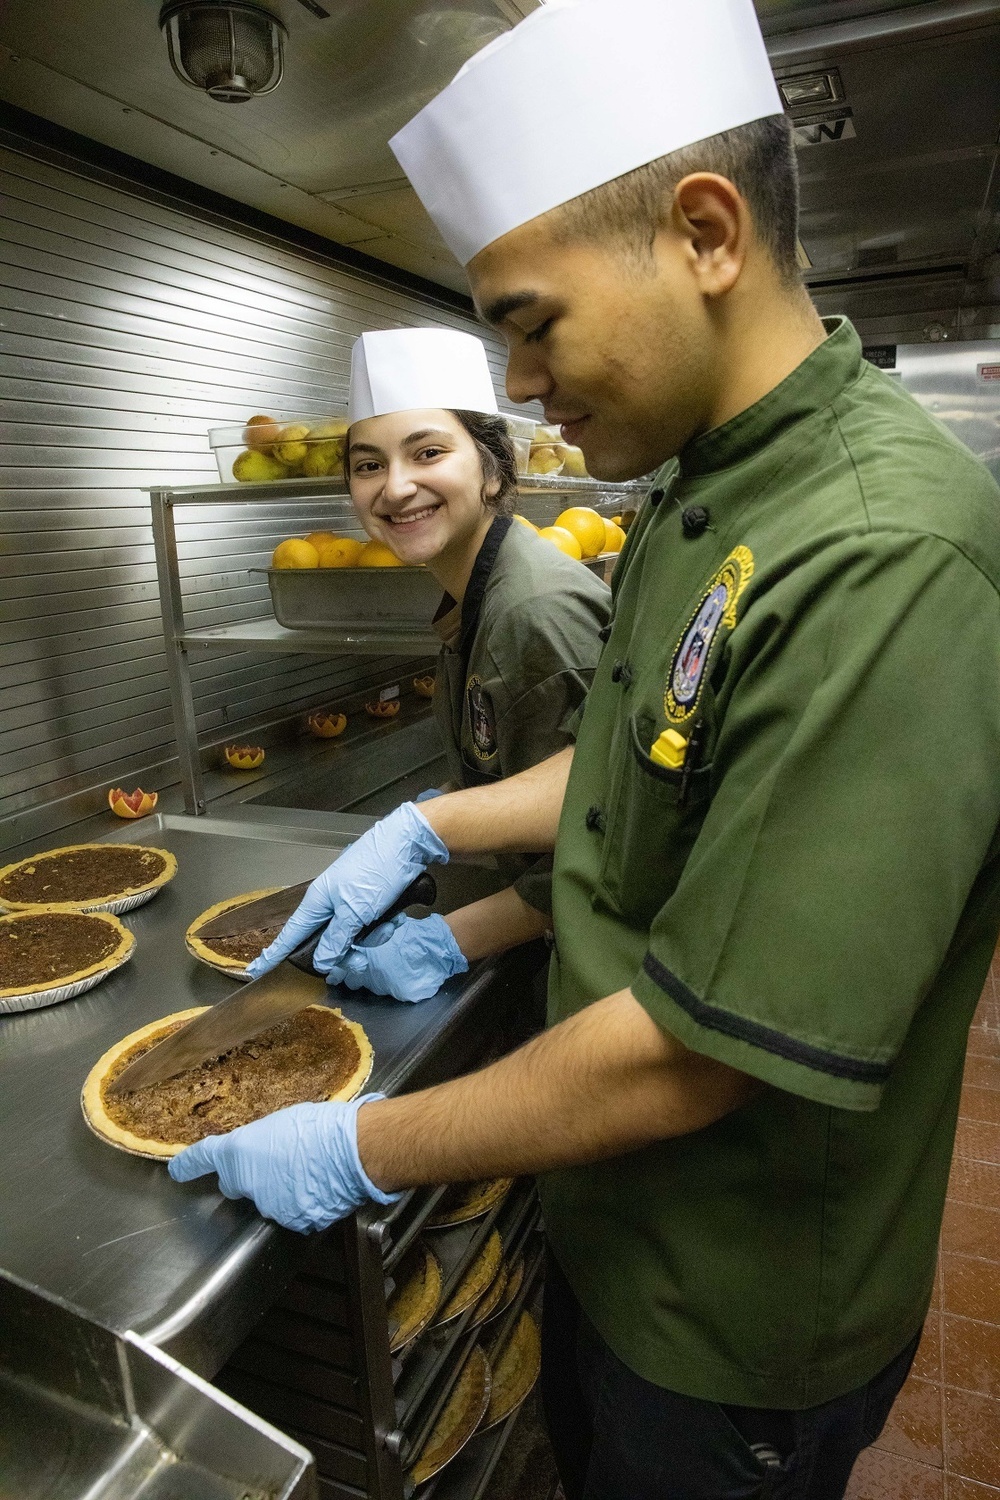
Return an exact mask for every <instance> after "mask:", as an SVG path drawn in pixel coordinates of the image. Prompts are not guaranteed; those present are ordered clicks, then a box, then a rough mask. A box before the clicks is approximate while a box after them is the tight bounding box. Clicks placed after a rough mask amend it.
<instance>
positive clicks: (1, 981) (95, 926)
mask: <svg viewBox="0 0 1000 1500" xmlns="http://www.w3.org/2000/svg"><path fill="white" fill-rule="evenodd" d="M134 947H135V938H134V937H133V936H132V934H131V933H130V932H129V931H128V930H127V929H126V928H125V927H123V926H122V924H121V922H119V920H118V918H117V917H115V916H112V915H111V914H110V913H108V912H81V911H77V910H76V909H75V908H74V907H66V906H38V907H34V908H32V909H31V910H26V911H22V912H15V913H14V914H12V915H11V916H6V917H0V1011H15V1010H38V1009H40V1008H41V1007H42V1006H44V1005H55V1004H56V1003H57V1002H58V1001H60V1000H70V999H72V997H73V996H74V995H82V994H83V992H84V990H89V989H93V987H94V985H95V984H100V982H101V980H102V979H106V978H107V976H108V975H109V974H110V973H112V972H113V971H114V970H115V969H117V968H120V966H121V965H122V964H123V963H125V962H126V961H127V960H128V959H130V958H131V957H132V951H133V949H134Z"/></svg>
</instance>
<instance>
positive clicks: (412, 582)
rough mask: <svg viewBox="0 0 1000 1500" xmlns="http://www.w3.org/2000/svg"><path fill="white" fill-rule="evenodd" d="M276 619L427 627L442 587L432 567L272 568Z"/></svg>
mask: <svg viewBox="0 0 1000 1500" xmlns="http://www.w3.org/2000/svg"><path fill="white" fill-rule="evenodd" d="M266 572H267V583H268V587H269V588H270V590H271V604H272V607H273V609H274V617H275V619H276V620H277V622H278V624H279V625H284V627H285V629H286V630H329V629H334V630H346V629H349V628H350V627H352V626H353V627H354V628H355V629H356V628H357V627H358V626H365V627H366V628H369V629H371V630H387V631H388V630H393V631H398V630H400V629H403V630H409V629H413V630H426V629H427V627H428V625H429V624H430V622H431V620H432V619H433V618H434V614H435V612H436V610H437V607H438V605H439V604H440V602H441V585H440V584H439V583H438V582H437V581H436V579H435V578H434V577H433V575H432V574H431V573H429V572H428V571H427V569H426V568H268V569H267V570H266Z"/></svg>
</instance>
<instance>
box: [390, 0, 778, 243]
mask: <svg viewBox="0 0 1000 1500" xmlns="http://www.w3.org/2000/svg"><path fill="white" fill-rule="evenodd" d="M780 113H781V101H780V99H779V97H778V91H777V88H776V87H775V83H774V78H773V77H772V74H771V67H770V64H769V62H768V59H767V52H766V51H765V48H764V41H763V38H762V37H761V34H760V27H759V25H758V23H757V16H756V14H755V12H754V8H753V0H548V3H547V4H544V5H543V6H542V7H541V9H540V10H536V11H533V12H532V13H531V15H530V16H528V18H527V20H525V21H522V22H521V23H520V24H519V25H517V26H515V27H514V29H513V30H512V31H509V32H507V33H506V34H505V35H504V36H502V37H499V38H498V39H497V40H496V41H495V42H491V43H490V44H489V46H487V47H484V48H483V50H482V51H481V52H477V53H476V55H475V56H474V57H472V58H470V59H469V61H468V62H467V63H466V64H465V66H464V67H463V68H462V69H461V70H460V71H459V72H458V73H457V74H456V76H455V77H454V78H453V79H452V81H451V83H449V84H448V86H447V87H446V88H444V89H443V90H442V91H441V93H440V94H438V95H437V97H436V98H435V99H432V100H431V102H430V104H428V105H426V106H425V108H424V109H422V110H421V111H420V113H419V114H418V115H416V116H415V117H414V118H413V119H412V120H411V121H410V123H409V124H408V125H405V126H404V127H403V129H402V130H400V131H399V132H398V133H397V134H396V135H394V136H393V138H392V140H391V141H390V142H389V145H390V146H391V147H392V150H393V151H394V153H395V155H396V158H397V160H398V161H399V164H400V166H401V167H402V168H403V171H404V172H405V173H406V175H407V177H409V179H410V181H411V182H412V184H413V186H414V188H415V189H416V191H417V195H418V197H419V198H420V200H421V202H422V203H423V205H424V207H425V208H426V209H427V212H428V213H429V214H430V216H431V218H432V219H433V220H434V222H435V224H436V225H437V227H438V229H439V230H440V232H441V234H442V236H443V238H444V240H445V242H446V244H447V245H448V247H449V249H451V250H452V251H453V252H454V254H455V255H456V256H457V257H458V259H459V260H460V261H461V262H462V264H463V265H468V263H469V261H470V260H471V259H472V258H473V256H474V255H477V254H478V253H479V251H480V250H482V249H483V248H484V247H485V246H486V245H490V244H492V243H493V241H494V240H496V239H499V238H500V236H501V235H503V234H507V233H508V231H509V230H511V229H516V228H517V226H518V225H519V224H526V223H527V222H528V220H529V219H534V218H536V217H537V216H538V215H539V214H543V213H548V211H549V209H552V208H556V207H558V205H559V204H560V203H568V202H569V201H570V199H571V198H577V197H579V195H580V194H581V193H586V192H589V191H590V190H591V188H595V187H600V186H601V184H602V183H605V182H611V181H612V180H613V179H614V178H615V177H621V176H622V175H623V174H624V173H626V172H631V171H633V170H634V169H635V168H636V167H641V166H644V165H645V163H646V162H650V161H655V160H656V158H657V157H658V156H665V155H667V154H668V153H669V152H671V151H678V150H680V149H681V147H683V146H690V145H692V144H693V143H694V142H695V141H702V140H705V139H706V138H707V137H708V136H712V135H718V134H719V133H720V132H721V131H723V130H732V129H734V128H735V127H736V126H737V125H746V124H749V122H750V121H751V120H760V119H763V118H764V117H765V116H766V115H776V114H780Z"/></svg>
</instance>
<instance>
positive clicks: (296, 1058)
mask: <svg viewBox="0 0 1000 1500" xmlns="http://www.w3.org/2000/svg"><path fill="white" fill-rule="evenodd" d="M206 1008H207V1007H205V1006H197V1007H195V1009H193V1010H184V1011H178V1012H177V1013H176V1014H174V1015H172V1016H164V1017H163V1019H162V1020H160V1021H154V1022H152V1023H151V1025H149V1026H144V1027H142V1029H141V1030H139V1031H134V1032H133V1033H132V1034H131V1036H127V1037H125V1038H124V1039H123V1040H122V1041H120V1042H117V1043H116V1044H115V1046H113V1047H111V1048H109V1049H108V1051H107V1052H105V1054H104V1056H103V1057H102V1058H100V1060H99V1061H98V1062H97V1063H95V1065H94V1067H93V1068H92V1069H91V1070H90V1074H89V1075H88V1077H87V1081H86V1083H85V1084H84V1086H83V1098H82V1104H83V1114H84V1118H85V1119H86V1121H87V1124H88V1125H89V1126H90V1128H91V1129H92V1130H93V1131H94V1132H95V1134H97V1135H99V1136H101V1137H102V1138H103V1139H104V1140H106V1141H109V1142H110V1144H111V1145H113V1146H117V1147H118V1148H119V1149H120V1150H122V1151H128V1152H131V1153H132V1155H133V1156H146V1157H150V1158H152V1159H153V1160H159V1159H162V1158H165V1157H169V1156H176V1155H177V1153H178V1151H182V1150H183V1149H184V1147H185V1146H190V1145H192V1144H193V1142H195V1141H200V1140H202V1139H203V1138H204V1137H205V1136H207V1135H224V1134H226V1132H228V1131H230V1130H235V1129H236V1127H237V1126H238V1125H248V1124H249V1123H250V1121H251V1120H259V1119H261V1118H263V1116H264V1115H269V1114H273V1113H274V1111H275V1110H278V1109H285V1108H286V1107H287V1106H288V1105H290V1104H306V1103H322V1102H324V1101H327V1100H334V1099H342V1100H347V1099H353V1098H354V1096H355V1095H356V1094H357V1093H359V1092H360V1090H361V1089H362V1088H363V1087H364V1085H365V1083H366V1082H367V1079H368V1075H369V1074H370V1072H371V1067H372V1048H371V1043H370V1042H369V1040H368V1038H367V1036H366V1035H365V1033H364V1031H363V1030H362V1028H361V1027H360V1026H358V1025H357V1024H356V1023H355V1022H354V1021H348V1020H346V1019H345V1018H344V1017H343V1016H342V1015H341V1013H340V1011H339V1010H330V1009H328V1008H327V1006H325V1005H309V1006H306V1007H305V1009H304V1010H300V1011H299V1012H298V1013H297V1014H296V1015H294V1016H291V1017H289V1019H288V1020H287V1021H282V1022H280V1023H279V1025H277V1026H272V1027H270V1029H269V1030H267V1031H262V1032H261V1033H260V1034H259V1035H258V1036H255V1037H252V1038H251V1040H250V1041H248V1042H243V1043H241V1044H240V1046H238V1047H234V1048H233V1049H232V1051H231V1052H227V1053H226V1054H225V1055H224V1056H223V1057H217V1058H213V1059H212V1060H211V1061H209V1062H204V1063H200V1064H199V1065H198V1066H197V1067H194V1068H188V1069H187V1070H186V1071H185V1072H183V1073H178V1074H177V1075H176V1076H175V1077H173V1078H166V1079H164V1080H163V1081H162V1082H161V1083H152V1084H149V1085H148V1086H147V1087H146V1088H141V1089H135V1090H132V1091H131V1092H129V1093H125V1094H109V1093H108V1087H109V1085H110V1084H111V1083H113V1082H114V1080H115V1078H117V1076H118V1074H119V1073H120V1072H121V1071H122V1070H123V1068H125V1067H127V1065H128V1064H129V1063H130V1062H133V1061H134V1060H135V1059H136V1058H137V1057H140V1056H141V1055H142V1054H143V1053H144V1052H148V1051H149V1049H150V1048H151V1047H155V1046H156V1044H157V1042H161V1041H164V1040H165V1039H166V1038H167V1037H168V1036H169V1035H170V1034H171V1033H172V1032H174V1031H177V1030H179V1028H180V1027H182V1026H184V1025H186V1024H187V1022H188V1021H192V1020H193V1019H194V1018H195V1016H200V1015H201V1014H202V1012H203V1011H204V1010H205V1009H206Z"/></svg>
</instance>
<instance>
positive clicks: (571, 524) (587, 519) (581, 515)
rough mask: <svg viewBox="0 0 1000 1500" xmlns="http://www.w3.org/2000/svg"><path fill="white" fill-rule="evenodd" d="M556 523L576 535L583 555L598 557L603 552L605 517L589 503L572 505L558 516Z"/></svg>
mask: <svg viewBox="0 0 1000 1500" xmlns="http://www.w3.org/2000/svg"><path fill="white" fill-rule="evenodd" d="M556 525H557V526H561V527H562V528H563V529H564V530H565V531H568V532H569V533H570V535H571V536H575V537H576V539H577V541H578V542H579V543H580V552H581V554H582V556H583V557H597V555H598V553H600V552H603V550H604V517H603V516H599V515H598V514H597V511H596V510H591V508H590V506H589V505H571V506H570V508H569V510H564V511H563V513H562V515H561V516H556Z"/></svg>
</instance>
